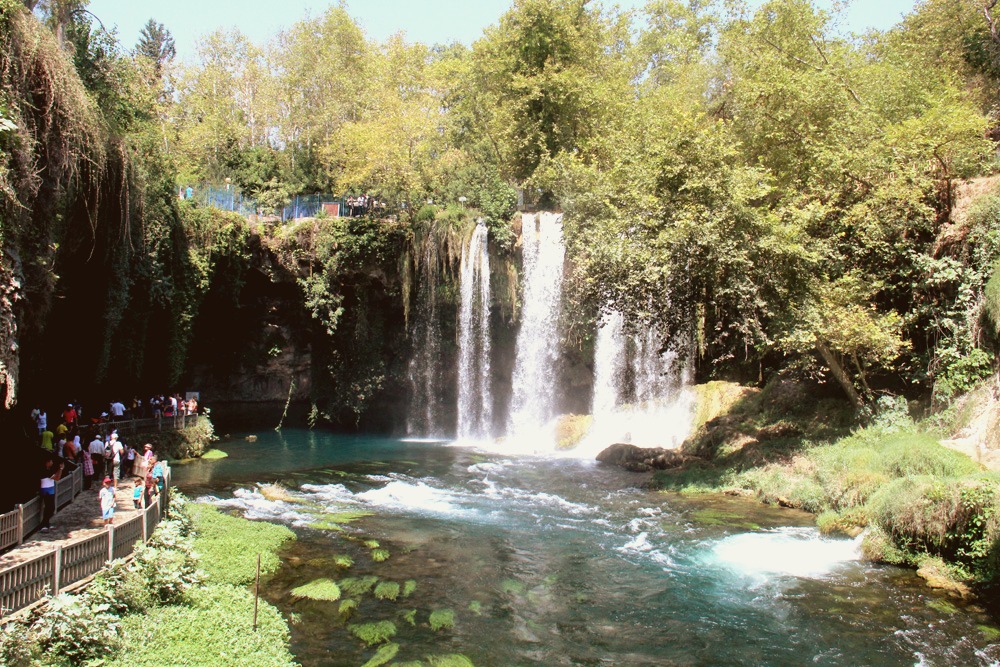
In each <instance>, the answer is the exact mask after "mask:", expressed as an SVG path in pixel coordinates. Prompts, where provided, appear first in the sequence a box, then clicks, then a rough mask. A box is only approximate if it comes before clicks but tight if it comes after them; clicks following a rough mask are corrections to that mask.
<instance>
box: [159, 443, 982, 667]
mask: <svg viewBox="0 0 1000 667" xmlns="http://www.w3.org/2000/svg"><path fill="white" fill-rule="evenodd" d="M219 447H220V449H222V450H224V451H226V452H228V453H229V455H230V456H229V458H227V459H223V460H220V461H214V462H207V461H202V462H195V463H192V464H188V465H185V466H177V467H176V468H175V480H176V483H177V484H178V485H179V486H180V487H181V488H182V490H184V491H185V492H186V493H188V494H189V495H192V496H195V497H200V498H202V499H205V500H208V501H210V502H215V503H217V504H219V505H221V506H223V507H227V508H229V509H230V511H233V512H237V513H240V514H242V515H244V516H247V517H249V518H253V519H261V520H268V521H275V522H281V523H284V524H286V525H289V526H291V527H292V528H293V529H294V530H295V531H296V533H297V535H298V537H299V539H298V540H297V541H296V543H294V545H293V546H291V547H290V548H289V549H288V551H287V552H286V553H285V554H284V562H283V566H282V567H281V569H280V570H279V571H278V572H277V573H276V574H275V575H274V576H273V577H272V578H270V579H269V580H268V581H267V583H266V586H265V591H264V594H265V596H266V597H267V598H268V599H269V600H270V601H272V602H273V603H274V604H276V605H277V606H278V607H279V608H280V609H281V610H282V612H284V613H285V614H286V616H287V617H289V618H290V619H291V620H292V624H291V627H292V642H293V646H292V648H293V652H294V653H295V654H296V656H297V657H298V659H299V660H300V661H301V662H302V664H303V665H304V667H319V666H324V667H326V666H331V667H332V666H335V665H336V666H339V665H363V664H365V663H366V661H367V660H369V659H370V658H372V656H374V655H375V653H376V648H374V647H373V648H366V647H365V646H364V645H363V644H362V643H361V642H360V641H359V640H357V639H356V638H355V637H354V636H352V634H351V633H350V631H349V627H348V626H350V625H352V624H359V623H368V622H375V621H392V622H393V624H394V626H395V628H396V632H397V634H396V635H395V637H394V638H393V640H392V641H393V642H395V643H397V644H399V651H398V655H397V656H396V657H395V661H396V662H397V663H404V662H407V661H417V660H423V661H424V664H442V665H444V664H455V665H459V664H468V663H462V662H453V663H448V662H442V660H444V658H442V657H441V656H446V655H455V654H461V655H464V656H466V657H467V659H468V660H469V661H471V663H472V664H474V665H476V666H477V667H491V666H504V667H506V666H515V665H518V666H519V665H545V666H556V665H621V666H639V665H643V666H646V665H663V666H668V665H691V666H694V665H706V666H707V665H807V664H813V665H852V666H853V665H942V666H944V665H949V666H950V665H998V664H1000V644H998V643H996V642H997V641H1000V640H998V637H1000V630H997V627H998V624H997V619H996V618H995V617H993V616H991V615H990V614H989V613H987V612H986V611H984V610H982V609H980V608H978V607H976V606H974V605H967V604H961V603H958V602H954V601H951V600H949V599H947V598H946V597H945V596H943V595H940V594H938V593H935V592H933V591H931V590H929V589H927V588H926V587H924V586H922V585H921V583H920V581H919V580H918V579H917V578H916V577H915V576H914V575H913V574H912V573H911V572H910V571H908V570H904V569H899V568H892V567H883V566H874V565H872V564H869V563H865V562H863V561H861V560H860V559H859V557H858V551H857V545H856V543H855V542H852V541H850V540H834V539H827V538H822V537H820V536H819V535H818V534H817V532H816V530H815V529H814V528H813V527H812V517H811V516H810V515H807V514H805V513H801V512H796V511H792V510H781V509H774V508H767V507H762V506H760V505H758V504H757V503H754V502H750V501H746V500H741V499H734V498H726V497H704V496H702V497H684V496H678V495H665V494H662V493H656V492H652V491H648V490H646V489H644V488H642V483H643V482H644V481H645V480H646V479H647V478H646V477H644V476H642V475H635V474H632V473H626V472H624V471H621V470H618V469H616V468H608V467H604V466H600V465H598V464H595V463H593V462H591V461H586V460H573V459H566V458H561V459H552V458H546V457H536V456H517V457H513V456H505V455H503V454H497V453H487V452H482V451H477V450H475V449H471V448H460V447H453V446H448V445H447V444H444V443H435V442H414V441H409V442H407V441H401V440H390V439H380V438H371V437H345V436H339V435H333V434H328V433H323V432H315V431H305V430H292V429H286V430H285V431H283V432H282V433H281V434H277V433H273V432H269V433H261V434H259V439H258V441H257V442H254V443H249V442H246V441H243V440H233V441H230V442H223V443H220V444H219ZM273 482H279V483H281V484H282V485H283V486H284V487H286V488H287V489H288V490H289V492H288V493H287V494H283V495H279V496H276V495H275V494H273V493H266V494H262V493H261V490H260V488H259V487H258V484H259V483H273ZM268 498H271V499H268ZM366 515H367V516H366ZM348 519H355V520H354V521H352V522H349V523H345V521H346V520H348ZM373 541H376V542H378V545H377V548H376V545H375V544H374V542H373ZM366 542H367V544H366ZM378 554H381V555H378ZM345 555H346V556H349V557H350V558H351V559H352V560H353V565H352V566H350V567H349V568H345V567H344V566H343V565H344V563H343V562H340V563H339V564H338V563H337V562H336V561H335V560H334V559H335V557H336V556H345ZM384 556H388V558H387V559H385V560H381V559H382V557H384ZM253 557H254V555H253V554H248V558H253ZM365 576H371V577H378V578H379V580H380V581H395V582H398V583H399V584H401V587H402V588H403V590H405V582H406V581H412V582H415V584H416V589H415V590H414V591H413V592H412V594H410V595H409V596H407V597H405V598H404V597H403V595H402V594H400V596H399V598H398V599H396V600H391V599H379V598H377V597H376V596H375V595H373V592H372V590H369V591H368V592H366V593H357V594H349V593H348V592H347V589H348V588H349V583H350V582H348V583H347V584H345V583H344V579H346V578H351V579H353V580H355V581H356V580H358V579H359V578H363V577H365ZM320 578H330V579H334V580H336V581H339V582H341V583H342V584H343V585H342V588H343V589H344V591H345V592H344V597H345V598H347V597H352V598H354V599H357V600H358V606H357V609H356V611H355V612H354V614H353V616H352V617H350V618H345V616H343V615H341V613H340V611H339V609H340V603H339V602H320V601H312V600H305V599H298V598H295V597H294V596H292V595H291V594H290V591H291V589H293V588H295V587H298V586H302V585H303V584H306V583H309V582H311V581H313V580H315V579H320ZM411 586H412V584H411ZM434 611H438V612H442V611H443V612H445V614H447V612H451V613H452V615H453V618H454V624H453V625H452V626H451V627H447V624H446V627H443V628H440V629H437V630H433V629H432V628H431V626H430V624H429V619H430V614H431V613H432V612H434ZM414 612H415V613H414ZM428 656H430V657H431V658H432V659H431V660H430V661H428ZM435 661H436V662H435ZM379 664H380V663H379Z"/></svg>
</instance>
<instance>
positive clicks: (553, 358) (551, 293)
mask: <svg viewBox="0 0 1000 667" xmlns="http://www.w3.org/2000/svg"><path fill="white" fill-rule="evenodd" d="M521 221H522V232H521V244H522V253H523V261H524V269H523V276H522V278H521V282H522V285H523V288H522V298H521V303H522V305H521V329H520V331H519V332H518V334H517V356H516V358H515V362H514V375H513V395H512V397H511V405H510V414H509V418H508V427H507V432H508V435H523V434H528V433H538V432H539V431H541V430H542V429H544V428H545V426H546V424H547V423H548V422H549V420H551V419H552V418H553V417H555V416H556V408H555V396H556V379H555V378H556V362H557V361H558V350H559V316H560V311H561V300H562V282H563V261H564V258H565V255H566V246H565V245H564V243H563V237H562V214H557V213H539V214H537V215H534V214H527V213H526V214H524V215H523V217H522V219H521Z"/></svg>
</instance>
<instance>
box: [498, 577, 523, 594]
mask: <svg viewBox="0 0 1000 667" xmlns="http://www.w3.org/2000/svg"><path fill="white" fill-rule="evenodd" d="M524 590H525V589H524V584H522V583H521V582H520V581H518V580H517V579H504V580H503V581H501V582H500V591H501V592H503V593H506V594H507V595H523V594H524Z"/></svg>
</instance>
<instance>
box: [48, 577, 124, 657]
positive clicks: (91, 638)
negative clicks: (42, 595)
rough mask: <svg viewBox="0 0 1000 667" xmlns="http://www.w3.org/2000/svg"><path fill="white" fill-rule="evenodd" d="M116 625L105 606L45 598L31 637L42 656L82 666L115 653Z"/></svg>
mask: <svg viewBox="0 0 1000 667" xmlns="http://www.w3.org/2000/svg"><path fill="white" fill-rule="evenodd" d="M118 622H119V619H118V617H117V616H116V615H115V614H113V613H112V612H111V610H110V609H109V607H108V606H107V605H103V604H91V603H90V601H89V600H88V598H87V597H85V596H78V595H67V594H65V593H64V594H62V595H57V596H55V597H54V598H49V600H48V601H47V602H46V604H45V607H44V609H43V611H42V613H41V615H40V616H39V617H38V619H37V620H36V621H35V622H34V623H33V624H32V627H31V635H32V636H33V637H34V638H35V640H36V642H37V643H38V646H39V647H40V648H41V650H42V651H43V653H45V654H48V655H53V656H59V657H60V658H62V659H64V660H66V661H67V662H68V663H69V664H71V665H84V664H86V663H88V662H90V661H92V660H97V659H99V658H103V657H105V656H107V654H108V653H113V652H115V651H116V650H118V647H119V645H120V640H119V637H118Z"/></svg>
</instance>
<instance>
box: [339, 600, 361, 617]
mask: <svg viewBox="0 0 1000 667" xmlns="http://www.w3.org/2000/svg"><path fill="white" fill-rule="evenodd" d="M357 610H358V601H357V600H341V601H340V607H338V608H337V613H338V614H340V615H341V616H343V617H344V619H345V620H346V619H348V618H350V617H351V616H353V615H354V612H356V611H357Z"/></svg>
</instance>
